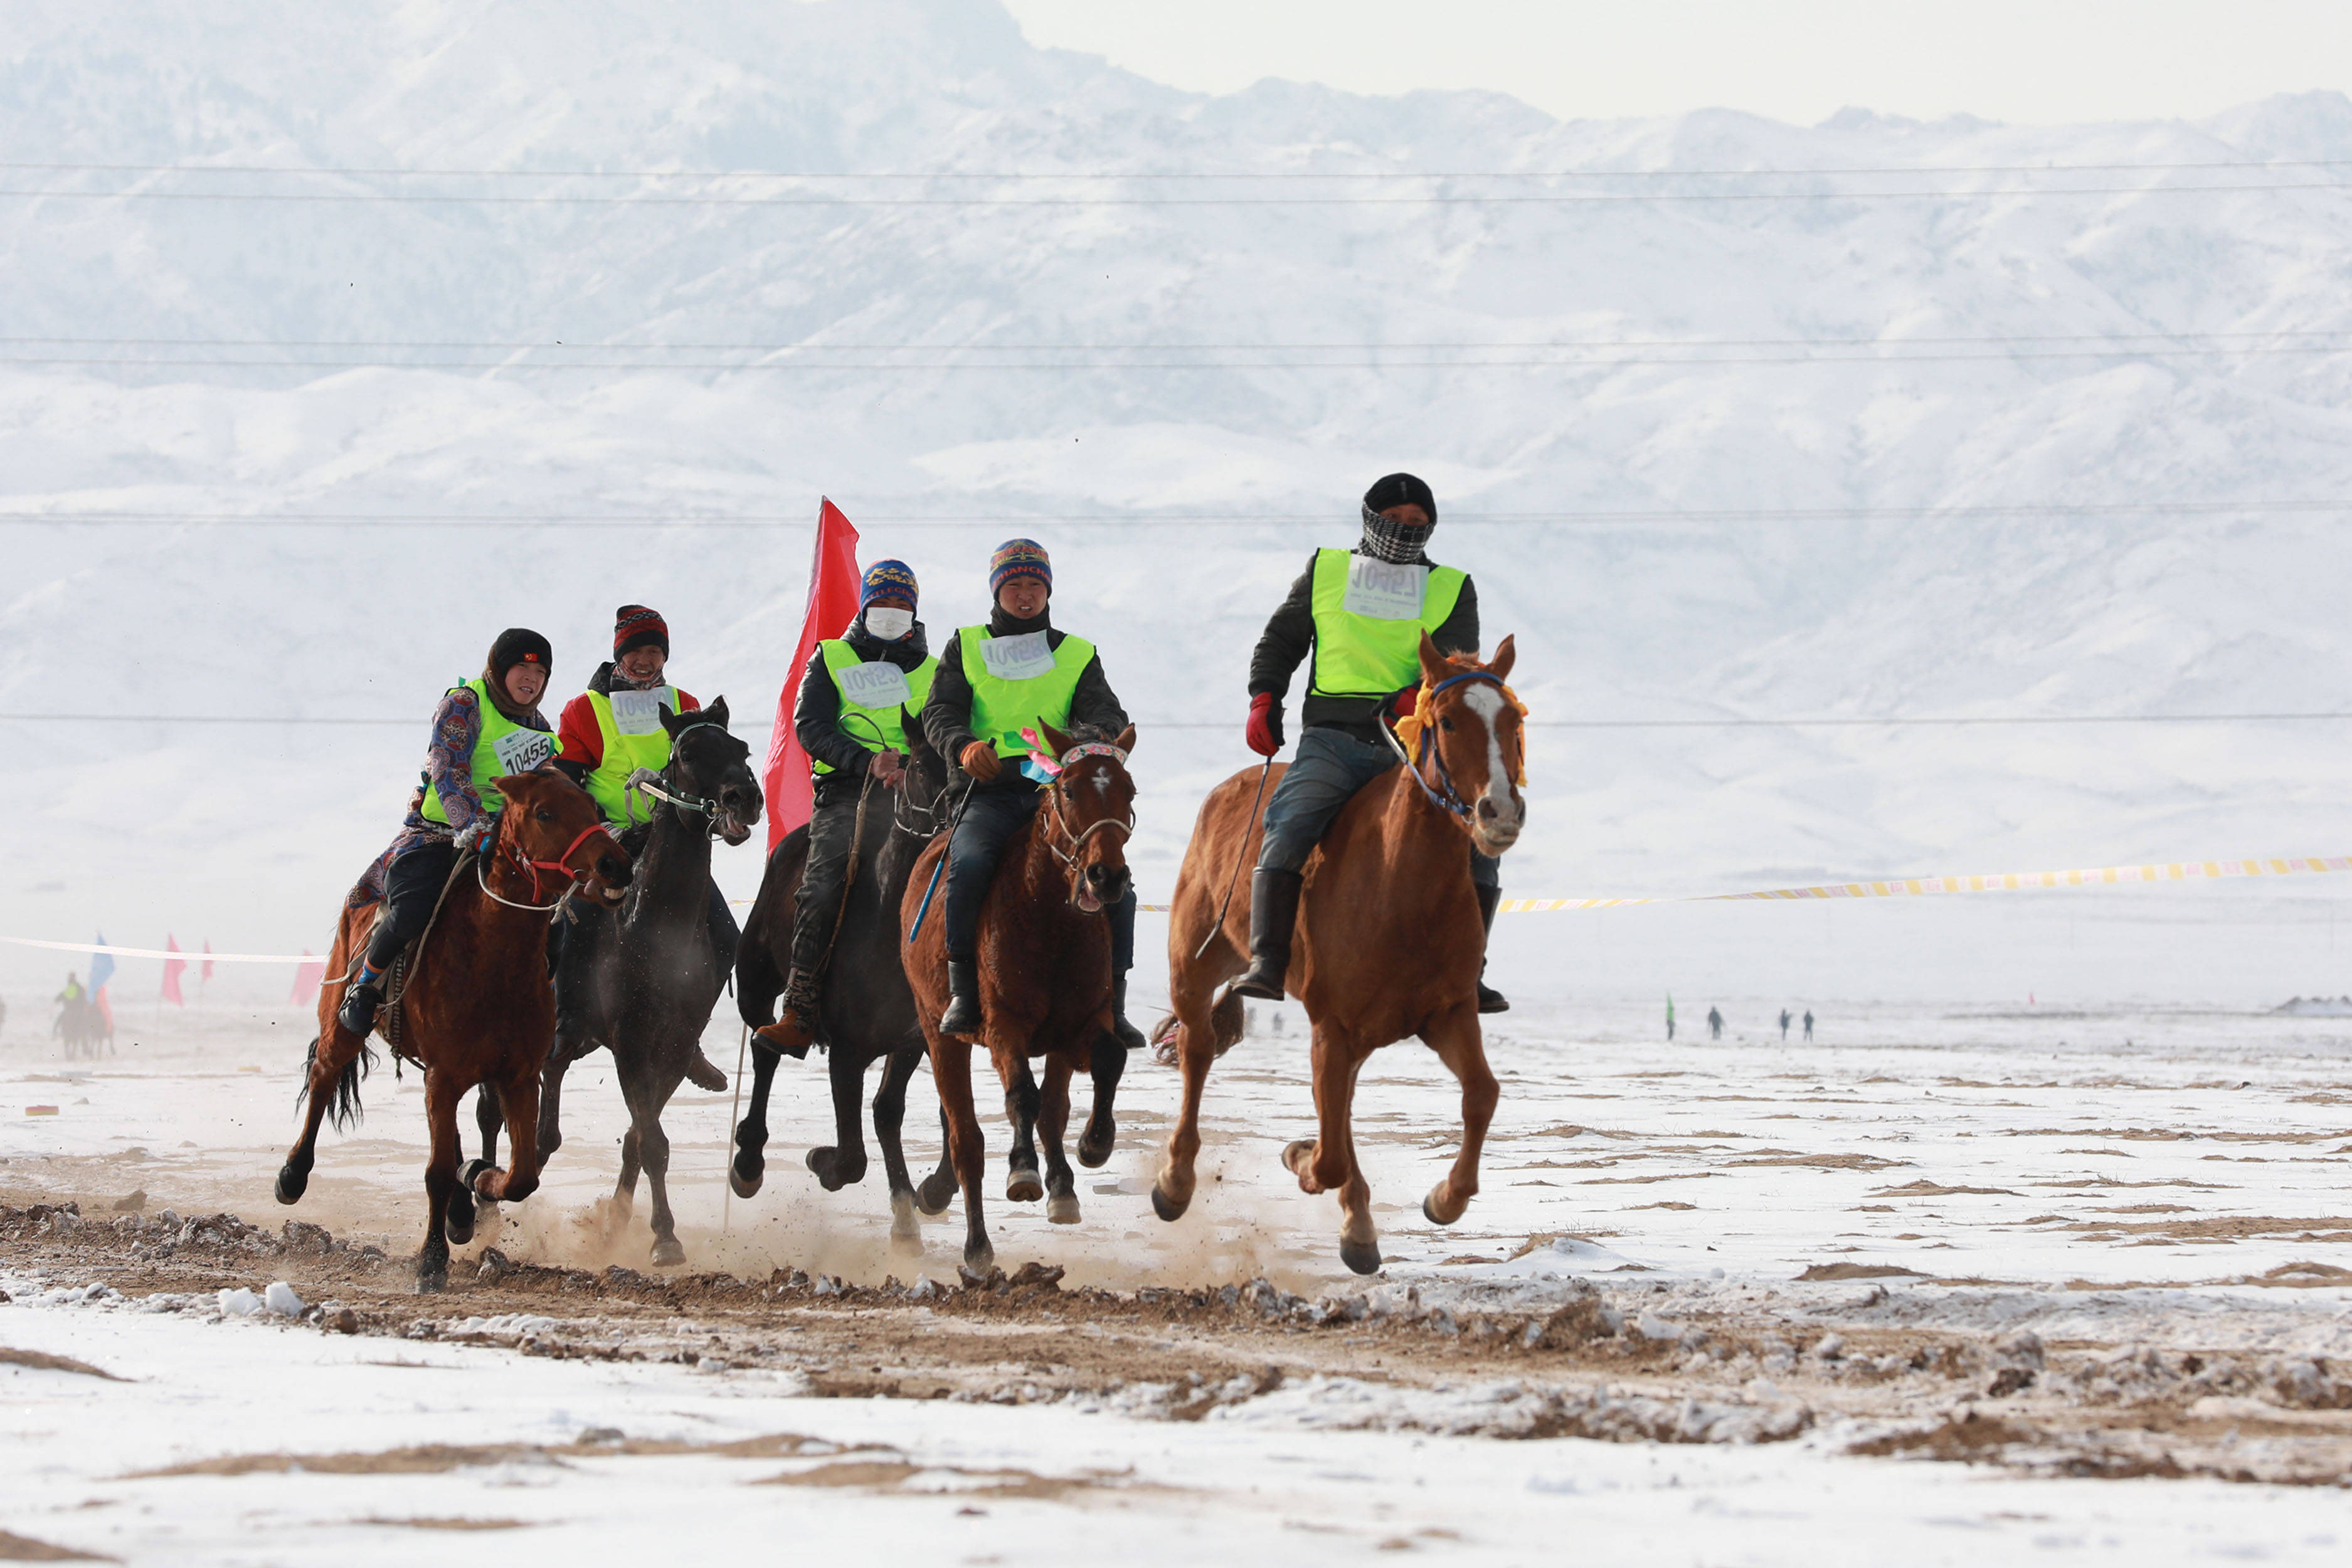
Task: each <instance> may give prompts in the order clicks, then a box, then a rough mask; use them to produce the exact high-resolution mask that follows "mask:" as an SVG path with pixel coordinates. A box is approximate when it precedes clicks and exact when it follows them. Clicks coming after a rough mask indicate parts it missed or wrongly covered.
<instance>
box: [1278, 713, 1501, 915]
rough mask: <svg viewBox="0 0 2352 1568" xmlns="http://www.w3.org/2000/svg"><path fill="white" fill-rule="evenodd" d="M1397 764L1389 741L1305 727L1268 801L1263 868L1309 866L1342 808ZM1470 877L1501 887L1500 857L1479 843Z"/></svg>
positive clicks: (1472, 854)
mask: <svg viewBox="0 0 2352 1568" xmlns="http://www.w3.org/2000/svg"><path fill="white" fill-rule="evenodd" d="M1396 765H1397V759H1396V753H1395V752H1391V751H1390V750H1389V749H1388V748H1387V747H1386V746H1381V745H1373V744H1370V743H1369V742H1363V741H1359V740H1357V739H1356V738H1355V737H1354V736H1352V735H1348V734H1345V733H1342V732H1341V731H1338V730H1334V729H1330V728H1328V727H1326V726H1321V725H1318V726H1316V727H1314V728H1312V729H1308V730H1302V731H1299V735H1298V751H1297V755H1295V756H1294V757H1293V758H1292V760H1291V763H1290V769H1289V771H1288V772H1287V773H1284V774H1283V775H1282V782H1281V783H1280V784H1276V785H1275V786H1274V798H1273V799H1272V800H1270V801H1267V802H1266V803H1265V843H1264V844H1263V845H1262V846H1261V847H1259V849H1258V856H1257V864H1258V869H1259V870H1261V871H1296V870H1297V869H1298V868H1301V867H1303V866H1305V865H1306V864H1307V852H1308V851H1309V850H1311V849H1313V848H1314V847H1315V846H1316V845H1317V844H1318V842H1320V841H1321V839H1322V837H1323V833H1324V830H1325V829H1326V828H1328V827H1329V826H1331V819H1332V818H1333V817H1335V816H1339V808H1340V807H1341V806H1344V805H1347V804H1348V803H1349V801H1350V800H1353V799H1354V798H1355V795H1356V792H1357V791H1358V790H1360V789H1361V788H1363V787H1364V786H1365V785H1366V784H1370V783H1371V782H1372V781H1373V780H1374V779H1376V778H1378V777H1380V776H1381V774H1382V773H1386V772H1388V771H1389V770H1390V769H1391V768H1392V767H1394V766H1396ZM1470 880H1471V881H1472V882H1473V883H1475V885H1477V886H1478V887H1481V888H1499V887H1501V886H1502V868H1501V865H1500V863H1499V862H1497V861H1496V859H1495V858H1493V857H1492V856H1487V855H1481V854H1479V853H1478V852H1477V851H1476V850H1475V849H1473V850H1472V851H1470Z"/></svg>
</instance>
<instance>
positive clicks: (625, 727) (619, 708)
mask: <svg viewBox="0 0 2352 1568" xmlns="http://www.w3.org/2000/svg"><path fill="white" fill-rule="evenodd" d="M676 701H677V697H676V696H675V695H674V694H673V693H672V692H671V690H670V689H669V688H668V687H667V686H658V687H656V688H655V689H653V690H651V691H615V692H614V693H613V695H612V702H613V728H614V730H616V731H619V732H620V733H622V734H624V735H651V734H655V733H656V732H657V731H660V729H661V727H662V721H661V716H662V706H663V704H665V703H674V702H676Z"/></svg>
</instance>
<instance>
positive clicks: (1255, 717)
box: [1244, 691, 1282, 757]
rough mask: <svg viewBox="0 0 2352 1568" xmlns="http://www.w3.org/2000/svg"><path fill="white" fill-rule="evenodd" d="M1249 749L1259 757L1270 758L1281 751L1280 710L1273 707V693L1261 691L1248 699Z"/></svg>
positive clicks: (1247, 731) (1247, 732)
mask: <svg viewBox="0 0 2352 1568" xmlns="http://www.w3.org/2000/svg"><path fill="white" fill-rule="evenodd" d="M1244 733H1246V734H1247V735H1248V736H1249V748H1250V750H1251V751H1253V752H1256V753H1257V754H1258V755H1259V756H1261V757H1270V756H1272V755H1274V753H1275V752H1278V751H1280V750H1282V710H1281V709H1279V708H1277V707H1276V706H1275V705H1274V693H1273V692H1271V691H1261V692H1259V693H1258V694H1257V695H1256V696H1255V697H1253V698H1251V699H1250V714H1249V726H1248V728H1247V730H1246V731H1244Z"/></svg>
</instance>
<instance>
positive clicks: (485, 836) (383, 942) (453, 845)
mask: <svg viewBox="0 0 2352 1568" xmlns="http://www.w3.org/2000/svg"><path fill="white" fill-rule="evenodd" d="M553 657H554V656H553V653H552V651H551V649H550V648H549V647H548V644H547V639H546V638H545V637H541V636H540V635H539V634H538V633H537V632H534V631H528V630H525V629H524V628H522V627H520V626H510V627H509V628H508V629H507V630H505V631H502V632H500V633H499V637H498V640H497V641H496V642H494V643H492V644H491V645H490V657H489V658H488V659H487V660H485V661H484V663H483V666H482V673H481V674H479V675H478V676H476V677H475V678H474V679H471V680H468V681H467V682H465V683H464V684H463V685H460V686H453V687H451V688H450V689H448V690H447V691H446V692H445V693H444V694H443V695H442V698H441V705H440V706H439V707H438V708H436V709H435V710H433V738H432V740H431V742H428V743H427V745H426V747H425V772H424V774H423V780H422V783H423V787H422V788H421V789H419V790H418V791H417V793H416V794H415V795H414V796H412V797H411V799H410V801H409V807H408V816H407V819H406V820H405V821H404V822H403V823H402V824H401V828H400V834H399V837H395V838H394V840H393V841H392V847H391V848H389V849H386V850H385V851H384V852H383V855H382V856H381V857H379V858H377V860H376V863H375V864H374V865H373V866H372V867H370V868H368V872H367V875H366V876H364V877H362V879H360V885H359V886H358V887H356V888H354V889H352V901H353V902H354V903H364V902H368V901H372V900H373V899H374V897H375V896H376V895H377V894H378V893H379V892H380V893H381V894H382V896H383V901H384V910H383V913H382V914H381V915H379V916H377V917H376V922H375V929H374V931H372V932H370V933H369V935H368V942H367V950H366V952H364V953H363V954H362V955H361V957H360V959H359V961H358V962H357V963H354V964H352V969H351V984H350V986H349V987H348V988H347V989H346V990H345V991H344V992H343V1005H342V1007H341V1009H340V1010H339V1011H338V1012H337V1014H336V1019H337V1021H338V1022H339V1023H341V1025H342V1026H343V1027H344V1028H346V1029H349V1030H350V1031H351V1032H352V1034H354V1035H358V1036H360V1037H362V1038H365V1037H366V1036H367V1033H368V1031H369V1030H371V1029H373V1027H374V1026H375V1014H376V1009H377V1008H378V1007H380V1006H382V1005H383V972H384V970H385V969H386V968H387V967H388V966H389V965H390V964H391V963H392V961H393V960H394V958H396V957H398V956H399V954H400V950H401V949H402V948H404V947H406V946H407V945H408V944H409V943H410V942H414V941H415V940H416V938H417V936H418V935H419V934H420V933H422V932H423V931H424V930H425V923H426V922H427V921H430V920H431V919H432V918H433V910H434V907H435V906H436V904H438V903H439V902H440V900H441V891H442V889H444V888H446V886H447V885H448V883H449V879H450V875H451V873H452V871H454V870H455V869H456V868H457V856H458V854H459V852H460V851H479V852H481V853H485V854H487V853H488V850H489V847H490V846H491V845H492V844H493V843H495V842H497V839H498V833H499V818H498V813H499V811H500V810H501V809H502V808H503V807H504V806H505V805H506V798H505V797H504V796H503V795H499V792H498V791H497V790H496V789H495V788H493V787H492V785H493V784H495V783H496V781H498V780H499V779H502V778H504V777H506V776H507V775H508V774H509V773H530V771H531V770H532V769H534V768H538V767H540V766H542V765H543V764H545V763H549V762H551V761H552V760H553V759H554V756H555V734H554V731H551V730H550V729H549V728H548V723H547V720H546V719H545V718H544V717H543V716H542V715H541V713H540V710H539V699H540V696H541V693H543V692H545V691H546V689H547V675H548V668H549V665H550V663H551V660H552V658H553Z"/></svg>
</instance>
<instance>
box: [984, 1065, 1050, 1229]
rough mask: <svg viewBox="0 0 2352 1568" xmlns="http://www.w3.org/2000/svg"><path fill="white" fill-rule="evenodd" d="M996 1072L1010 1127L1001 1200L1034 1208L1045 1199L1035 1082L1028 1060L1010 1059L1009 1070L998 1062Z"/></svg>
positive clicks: (1005, 1114) (1005, 1116) (1005, 1118)
mask: <svg viewBox="0 0 2352 1568" xmlns="http://www.w3.org/2000/svg"><path fill="white" fill-rule="evenodd" d="M996 1065H997V1070H998V1071H999V1072H1000V1073H1002V1074H1003V1078H1004V1120H1005V1121H1010V1122H1011V1123H1013V1149H1012V1152H1010V1153H1009V1154H1007V1155H1006V1156H1005V1162H1006V1165H1007V1167H1008V1168H1007V1170H1006V1173H1005V1177H1004V1200H1005V1202H1007V1203H1014V1204H1034V1203H1035V1202H1036V1201H1037V1200H1038V1199H1039V1198H1042V1197H1044V1196H1045V1183H1044V1182H1042V1181H1040V1180H1038V1177H1037V1140H1036V1134H1037V1105H1038V1094H1037V1079H1036V1075H1035V1074H1034V1073H1032V1072H1031V1071H1030V1070H1029V1058H1027V1057H1013V1058H1011V1061H1010V1066H1009V1070H1008V1064H1007V1061H1006V1058H1004V1057H1001V1056H1000V1057H999V1058H997V1064H996Z"/></svg>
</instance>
